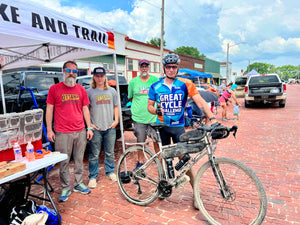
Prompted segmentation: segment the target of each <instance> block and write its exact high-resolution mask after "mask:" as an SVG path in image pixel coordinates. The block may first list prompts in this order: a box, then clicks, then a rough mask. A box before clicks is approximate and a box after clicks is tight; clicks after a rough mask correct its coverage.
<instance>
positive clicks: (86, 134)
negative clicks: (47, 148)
mask: <svg viewBox="0 0 300 225" xmlns="http://www.w3.org/2000/svg"><path fill="white" fill-rule="evenodd" d="M63 73H64V81H63V82H61V83H58V84H55V85H53V86H51V87H50V89H49V93H48V98H47V110H46V122H47V138H48V139H49V141H51V142H54V141H55V150H56V151H58V152H61V153H66V154H68V159H66V160H65V161H63V162H61V163H60V182H61V185H62V193H61V195H60V197H59V199H58V200H59V202H65V201H67V200H68V196H69V195H70V194H71V186H70V171H69V162H70V157H71V155H72V154H73V159H74V162H75V166H74V174H75V182H74V189H73V191H74V192H80V193H82V194H89V193H90V192H91V190H90V189H89V188H88V187H86V186H85V185H84V184H83V182H82V177H83V157H84V151H85V148H86V143H87V139H88V140H91V139H92V137H93V131H92V127H91V120H90V112H89V108H88V105H89V104H90V101H89V98H88V95H87V93H86V90H85V89H84V87H82V86H81V85H78V84H76V77H77V64H76V63H75V62H73V61H67V62H65V63H64V65H63ZM53 112H54V130H55V133H54V132H53V129H52V122H53ZM84 121H85V122H86V125H87V130H86V129H85V124H84Z"/></svg>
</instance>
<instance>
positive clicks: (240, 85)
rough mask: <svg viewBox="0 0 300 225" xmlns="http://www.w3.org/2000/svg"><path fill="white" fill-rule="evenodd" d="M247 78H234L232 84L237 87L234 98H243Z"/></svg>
mask: <svg viewBox="0 0 300 225" xmlns="http://www.w3.org/2000/svg"><path fill="white" fill-rule="evenodd" d="M247 79H248V77H245V76H242V77H236V78H235V81H234V83H235V84H236V85H237V88H236V90H235V96H236V97H237V98H243V97H245V86H246V83H247Z"/></svg>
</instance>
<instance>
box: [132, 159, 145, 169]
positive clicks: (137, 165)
mask: <svg viewBox="0 0 300 225" xmlns="http://www.w3.org/2000/svg"><path fill="white" fill-rule="evenodd" d="M142 165H144V163H140V162H139V161H137V163H136V167H135V169H133V171H136V170H138V169H139V168H140V167H141V166H142Z"/></svg>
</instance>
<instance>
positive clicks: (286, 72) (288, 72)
mask: <svg viewBox="0 0 300 225" xmlns="http://www.w3.org/2000/svg"><path fill="white" fill-rule="evenodd" d="M252 69H255V70H256V71H257V72H258V73H260V74H266V73H277V74H278V75H279V76H280V77H281V79H283V80H287V79H288V78H298V77H300V65H299V66H293V65H284V66H279V67H275V66H274V65H272V64H268V63H260V62H255V63H252V64H250V66H248V67H247V72H250V71H251V70H252Z"/></svg>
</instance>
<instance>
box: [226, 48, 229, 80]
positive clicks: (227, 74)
mask: <svg viewBox="0 0 300 225" xmlns="http://www.w3.org/2000/svg"><path fill="white" fill-rule="evenodd" d="M228 57H229V43H227V60H226V84H228V79H229V71H228V69H229V68H228Z"/></svg>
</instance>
